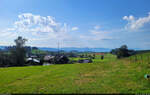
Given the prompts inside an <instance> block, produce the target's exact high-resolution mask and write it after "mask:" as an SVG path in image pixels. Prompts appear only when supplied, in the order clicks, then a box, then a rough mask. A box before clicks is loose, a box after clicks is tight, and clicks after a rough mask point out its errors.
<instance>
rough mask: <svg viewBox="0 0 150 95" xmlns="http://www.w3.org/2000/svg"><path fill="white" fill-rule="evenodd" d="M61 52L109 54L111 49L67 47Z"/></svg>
mask: <svg viewBox="0 0 150 95" xmlns="http://www.w3.org/2000/svg"><path fill="white" fill-rule="evenodd" d="M5 47H6V46H0V49H5ZM38 48H39V49H40V50H44V51H58V48H48V47H38ZM59 50H63V51H66V52H69V51H78V52H109V51H110V50H111V49H109V48H76V47H65V48H60V49H59Z"/></svg>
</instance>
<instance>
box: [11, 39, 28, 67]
mask: <svg viewBox="0 0 150 95" xmlns="http://www.w3.org/2000/svg"><path fill="white" fill-rule="evenodd" d="M26 41H27V39H24V38H22V37H21V36H19V37H18V38H17V39H15V40H14V42H15V44H16V46H15V47H13V49H12V50H11V53H12V57H13V61H14V62H13V63H14V64H13V65H14V66H23V65H24V64H25V57H26V50H25V42H26Z"/></svg>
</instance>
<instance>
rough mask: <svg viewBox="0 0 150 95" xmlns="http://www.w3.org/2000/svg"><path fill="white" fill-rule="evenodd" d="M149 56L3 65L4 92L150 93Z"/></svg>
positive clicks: (0, 76) (1, 90)
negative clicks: (44, 64) (72, 62)
mask: <svg viewBox="0 0 150 95" xmlns="http://www.w3.org/2000/svg"><path fill="white" fill-rule="evenodd" d="M141 56H142V57H141ZM149 56H150V53H145V54H138V55H136V56H132V57H130V58H125V59H120V60H118V59H116V57H115V56H113V55H110V54H107V55H105V58H104V60H101V59H100V56H96V59H94V60H93V63H83V64H65V65H50V66H29V67H11V68H0V93H40V94H43V93H44V94H47V93H51V94H53V93H55V94H58V93H150V80H147V79H145V78H144V75H145V74H150V63H149V62H150V60H149V59H148V58H149ZM76 60H77V59H76Z"/></svg>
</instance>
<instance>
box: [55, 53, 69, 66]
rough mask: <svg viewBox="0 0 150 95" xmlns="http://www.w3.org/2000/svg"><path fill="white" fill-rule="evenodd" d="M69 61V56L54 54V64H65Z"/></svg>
mask: <svg viewBox="0 0 150 95" xmlns="http://www.w3.org/2000/svg"><path fill="white" fill-rule="evenodd" d="M68 62H69V58H68V57H67V56H64V55H62V56H55V57H54V64H67V63H68Z"/></svg>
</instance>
